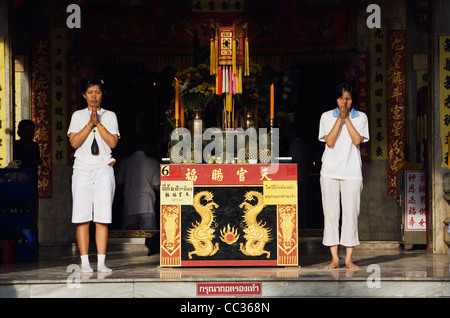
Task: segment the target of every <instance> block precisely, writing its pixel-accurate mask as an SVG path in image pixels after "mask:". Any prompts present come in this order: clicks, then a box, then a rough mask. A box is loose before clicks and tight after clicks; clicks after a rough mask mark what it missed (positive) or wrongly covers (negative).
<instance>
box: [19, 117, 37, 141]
mask: <svg viewBox="0 0 450 318" xmlns="http://www.w3.org/2000/svg"><path fill="white" fill-rule="evenodd" d="M27 127H33V129H35V128H36V125H35V123H34V122H33V121H32V120H30V119H24V120H21V121H20V122H19V125H18V126H17V134H18V135H19V136H20V137H22V133H23V131H24V130H25V129H26V128H27Z"/></svg>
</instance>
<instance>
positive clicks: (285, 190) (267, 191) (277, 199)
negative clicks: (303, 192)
mask: <svg viewBox="0 0 450 318" xmlns="http://www.w3.org/2000/svg"><path fill="white" fill-rule="evenodd" d="M263 194H264V204H265V205H278V204H297V181H264V184H263Z"/></svg>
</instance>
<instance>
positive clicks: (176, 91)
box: [175, 77, 180, 119]
mask: <svg viewBox="0 0 450 318" xmlns="http://www.w3.org/2000/svg"><path fill="white" fill-rule="evenodd" d="M179 87H180V85H179V83H178V78H176V77H175V119H179V118H180V110H179V108H180V101H179V98H180V97H179V89H180V88H179Z"/></svg>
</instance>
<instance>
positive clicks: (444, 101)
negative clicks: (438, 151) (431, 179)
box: [439, 36, 450, 167]
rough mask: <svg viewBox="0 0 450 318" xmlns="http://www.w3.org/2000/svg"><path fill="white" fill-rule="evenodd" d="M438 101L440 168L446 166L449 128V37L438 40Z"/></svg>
mask: <svg viewBox="0 0 450 318" xmlns="http://www.w3.org/2000/svg"><path fill="white" fill-rule="evenodd" d="M439 92H440V96H439V100H440V104H441V105H440V106H441V107H440V128H441V129H440V135H441V142H442V156H443V160H442V167H446V166H448V163H449V161H448V133H449V126H450V36H441V37H440V39H439Z"/></svg>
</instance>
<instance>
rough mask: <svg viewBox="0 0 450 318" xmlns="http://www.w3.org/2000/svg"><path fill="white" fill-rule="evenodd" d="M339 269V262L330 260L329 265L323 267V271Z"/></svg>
mask: <svg viewBox="0 0 450 318" xmlns="http://www.w3.org/2000/svg"><path fill="white" fill-rule="evenodd" d="M335 268H339V260H338V259H332V260H331V263H330V264H329V265H327V266H325V267H324V269H335Z"/></svg>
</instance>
